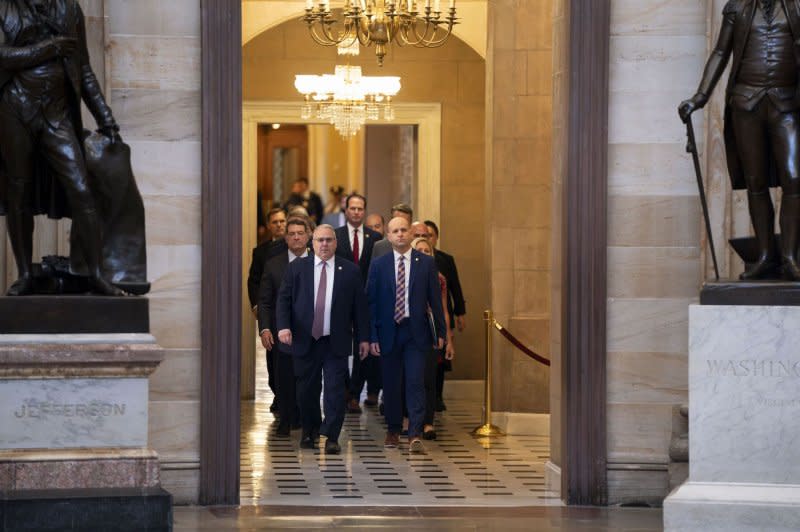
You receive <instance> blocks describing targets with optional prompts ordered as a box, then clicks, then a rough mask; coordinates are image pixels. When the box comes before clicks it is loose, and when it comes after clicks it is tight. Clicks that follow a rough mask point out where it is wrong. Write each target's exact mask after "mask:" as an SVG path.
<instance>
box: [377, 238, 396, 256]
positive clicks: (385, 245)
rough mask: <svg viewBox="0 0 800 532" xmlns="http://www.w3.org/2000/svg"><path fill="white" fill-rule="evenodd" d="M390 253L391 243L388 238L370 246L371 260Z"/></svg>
mask: <svg viewBox="0 0 800 532" xmlns="http://www.w3.org/2000/svg"><path fill="white" fill-rule="evenodd" d="M391 252H392V243H391V242H389V239H388V238H382V239H381V240H378V241H377V242H375V244H374V245H373V246H372V260H375V259H377V258H378V257H383V256H384V255H386V254H388V253H391Z"/></svg>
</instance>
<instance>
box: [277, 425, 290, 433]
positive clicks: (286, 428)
mask: <svg viewBox="0 0 800 532" xmlns="http://www.w3.org/2000/svg"><path fill="white" fill-rule="evenodd" d="M290 432H291V431H290V429H289V424H288V423H279V424H278V430H276V431H275V434H277V435H278V436H288V435H289V433H290Z"/></svg>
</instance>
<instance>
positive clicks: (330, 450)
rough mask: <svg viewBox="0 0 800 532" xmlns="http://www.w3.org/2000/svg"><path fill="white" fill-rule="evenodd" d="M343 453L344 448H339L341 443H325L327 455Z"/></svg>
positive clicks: (330, 441)
mask: <svg viewBox="0 0 800 532" xmlns="http://www.w3.org/2000/svg"><path fill="white" fill-rule="evenodd" d="M341 452H342V448H341V447H339V443H338V442H336V441H333V440H328V441H326V442H325V454H339V453H341Z"/></svg>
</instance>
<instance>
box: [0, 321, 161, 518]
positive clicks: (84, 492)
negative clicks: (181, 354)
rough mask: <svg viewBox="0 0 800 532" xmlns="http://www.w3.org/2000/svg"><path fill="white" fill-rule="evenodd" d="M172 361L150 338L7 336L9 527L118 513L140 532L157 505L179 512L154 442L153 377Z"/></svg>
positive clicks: (2, 416) (2, 358)
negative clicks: (21, 519)
mask: <svg viewBox="0 0 800 532" xmlns="http://www.w3.org/2000/svg"><path fill="white" fill-rule="evenodd" d="M163 356H164V355H163V350H162V348H161V347H160V346H159V345H158V344H157V343H156V342H155V338H154V337H153V336H152V335H150V334H147V333H127V334H36V335H26V334H17V335H11V334H6V335H0V529H3V530H5V528H3V526H10V524H9V523H7V522H5V521H4V520H5V519H7V518H8V516H13V515H23V514H25V515H27V514H26V512H28V513H30V514H31V515H37V514H47V515H50V513H51V512H53V514H52V516H51V520H50V524H53V523H55V522H57V521H53V520H52V519H58V518H61V517H63V518H65V519H67V520H68V522H71V523H74V522H83V523H91V522H92V518H94V517H102V518H107V517H108V515H113V514H114V510H113V508H114V507H117V508H118V509H119V510H120V511H125V512H126V513H127V514H128V515H127V517H126V520H127V522H128V523H129V524H130V529H131V530H135V529H142V528H141V527H142V526H145V524H146V523H151V521H152V519H153V514H152V511H151V510H152V508H153V507H154V506H153V504H155V505H156V506H155V507H157V508H158V512H157V515H165V512H167V513H169V512H171V510H168V509H169V508H170V503H171V497H170V495H169V493H167V492H166V491H164V490H162V489H161V488H160V483H159V464H158V455H157V454H156V452H155V451H153V450H151V449H149V448H148V443H147V442H148V400H149V397H148V377H149V375H150V374H151V373H152V372H153V371H155V369H156V368H157V367H158V365H159V363H160V362H161V361H162V360H163ZM93 500H98V501H104V503H103V504H105V506H104V508H106V512H105V515H101V514H97V515H96V516H95V515H94V514H92V511H93V510H92V508H94V507H95V506H93V505H92V504H91V503H88V502H87V501H93ZM153 501H155V503H154V502H153ZM109 505H110V506H109ZM54 508H57V509H58V511H57V512H54V510H53V509H54ZM126 508H132V509H136V508H138V509H140V510H141V511H142V513H141V515H140V516H139V517H140V518H141V519H142V520H141V521H137V516H136V515H135V512H133V513H131V512H132V510H131V511H128V510H125V509H126ZM165 508H166V510H165ZM20 512H22V513H21V514H20ZM148 512H149V513H148ZM170 522H171V520H170ZM97 524H98V526H99V527H100V528H103V526H105V525H103V526H100V524H101V522H100V521H98V522H97ZM166 525H168V523H165V526H166ZM65 526H66V525H65ZM87 526H88V525H87ZM147 526H148V527H149V526H150V524H147ZM137 527H138V528H137ZM14 529H15V530H16V529H17V528H14ZM24 529H25V528H20V530H24ZM71 529H72V528H64V530H71ZM147 529H148V530H149V529H150V528H147Z"/></svg>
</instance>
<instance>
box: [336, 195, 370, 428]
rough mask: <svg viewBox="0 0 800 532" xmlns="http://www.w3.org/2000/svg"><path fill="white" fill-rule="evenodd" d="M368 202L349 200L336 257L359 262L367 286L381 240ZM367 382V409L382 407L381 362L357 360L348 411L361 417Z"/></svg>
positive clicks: (338, 232)
mask: <svg viewBox="0 0 800 532" xmlns="http://www.w3.org/2000/svg"><path fill="white" fill-rule="evenodd" d="M366 209H367V198H365V197H364V196H361V195H360V194H356V193H353V194H350V195H349V196H347V198H346V199H345V210H344V214H345V218H346V219H347V223H345V224H344V225H343V226H342V227H339V228H338V229H336V241H337V243H338V244H337V246H336V256H337V257H342V258H343V259H347V260H350V261H353V262H355V263H356V264H357V265H358V267H359V268H360V269H361V276H362V277H363V279H364V284H366V282H367V274H368V273H369V265H370V262H371V261H372V246H373V245H375V242H377V241H379V240H380V239H381V236H380V235H379V234H378V233H376V232H375V231H373V230H372V229H368V228H367V227H366V226H365V225H364V218H365V216H366V214H367V210H366ZM365 381H366V382H367V399H366V401H364V404H365V405H369V406H375V405H377V404H378V393H380V391H381V377H380V361H379V359H378V358H377V357H367V358H365V359H364V360H360V359H359V357H358V356H354V357H353V372H352V375H351V376H350V400H349V401H348V403H347V411H348V412H352V413H356V414H358V413H361V407H360V406H359V405H358V403H359V399H360V397H361V390H362V389H363V388H364V382H365Z"/></svg>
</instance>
